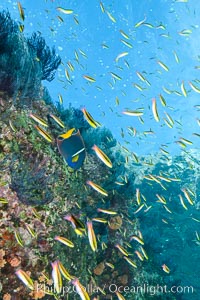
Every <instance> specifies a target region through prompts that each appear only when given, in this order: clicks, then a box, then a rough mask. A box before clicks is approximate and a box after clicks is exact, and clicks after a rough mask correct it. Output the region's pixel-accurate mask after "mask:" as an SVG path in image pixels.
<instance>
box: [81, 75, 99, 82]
mask: <svg viewBox="0 0 200 300" xmlns="http://www.w3.org/2000/svg"><path fill="white" fill-rule="evenodd" d="M83 78H84V79H86V80H87V81H90V82H95V81H96V79H94V78H93V77H91V76H89V75H83Z"/></svg>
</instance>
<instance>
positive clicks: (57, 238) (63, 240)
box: [54, 235, 74, 248]
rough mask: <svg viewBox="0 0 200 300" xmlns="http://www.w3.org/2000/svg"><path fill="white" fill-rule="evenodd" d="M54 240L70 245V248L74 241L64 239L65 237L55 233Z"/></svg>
mask: <svg viewBox="0 0 200 300" xmlns="http://www.w3.org/2000/svg"><path fill="white" fill-rule="evenodd" d="M54 240H56V241H59V242H61V243H63V244H64V245H66V246H68V247H71V248H73V247H74V243H72V242H71V241H70V240H68V239H66V238H65V237H62V236H58V235H57V236H55V238H54Z"/></svg>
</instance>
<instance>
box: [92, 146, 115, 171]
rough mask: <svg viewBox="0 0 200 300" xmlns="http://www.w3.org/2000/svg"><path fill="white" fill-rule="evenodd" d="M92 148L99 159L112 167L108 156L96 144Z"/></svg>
mask: <svg viewBox="0 0 200 300" xmlns="http://www.w3.org/2000/svg"><path fill="white" fill-rule="evenodd" d="M92 149H93V150H94V151H95V153H96V155H97V156H98V157H99V158H100V160H101V161H102V162H103V163H104V164H105V165H106V166H108V167H109V168H112V162H111V160H110V159H109V158H108V156H107V155H106V154H105V153H104V152H103V151H102V150H101V149H100V148H99V147H97V146H96V145H94V146H93V147H92Z"/></svg>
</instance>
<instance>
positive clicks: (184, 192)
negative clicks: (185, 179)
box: [182, 189, 194, 205]
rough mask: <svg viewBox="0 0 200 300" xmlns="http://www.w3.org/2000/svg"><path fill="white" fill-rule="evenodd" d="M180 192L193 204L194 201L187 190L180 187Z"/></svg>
mask: <svg viewBox="0 0 200 300" xmlns="http://www.w3.org/2000/svg"><path fill="white" fill-rule="evenodd" d="M182 192H183V194H184V196H185V198H186V199H187V201H188V202H189V203H190V204H191V205H194V202H193V200H192V198H191V197H190V195H189V193H188V191H187V190H186V189H182Z"/></svg>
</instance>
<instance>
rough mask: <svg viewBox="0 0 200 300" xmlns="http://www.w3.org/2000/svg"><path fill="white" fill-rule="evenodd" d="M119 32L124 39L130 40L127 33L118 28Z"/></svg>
mask: <svg viewBox="0 0 200 300" xmlns="http://www.w3.org/2000/svg"><path fill="white" fill-rule="evenodd" d="M119 32H120V33H121V35H122V36H123V37H124V38H125V39H127V40H130V37H129V36H128V34H126V33H125V32H124V31H123V30H121V29H120V31H119Z"/></svg>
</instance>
